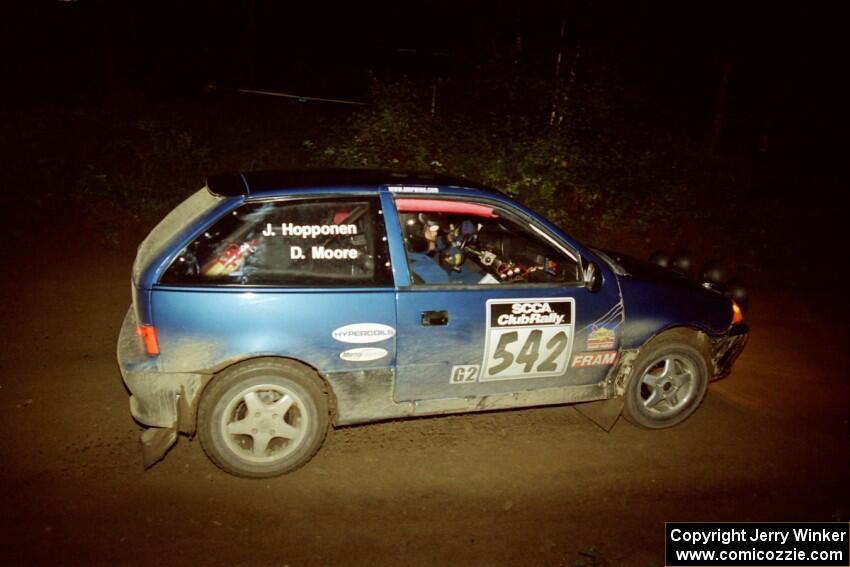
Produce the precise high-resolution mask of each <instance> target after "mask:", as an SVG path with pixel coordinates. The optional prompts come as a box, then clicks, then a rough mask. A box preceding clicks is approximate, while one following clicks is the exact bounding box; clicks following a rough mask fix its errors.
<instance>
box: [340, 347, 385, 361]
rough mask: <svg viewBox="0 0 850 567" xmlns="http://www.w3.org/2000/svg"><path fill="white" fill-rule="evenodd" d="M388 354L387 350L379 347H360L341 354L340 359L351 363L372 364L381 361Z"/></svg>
mask: <svg viewBox="0 0 850 567" xmlns="http://www.w3.org/2000/svg"><path fill="white" fill-rule="evenodd" d="M388 354H389V353H388V352H387V351H386V350H384V349H382V348H378V347H359V348H352V349H349V350H346V351H343V352H341V353H339V357H340V358H341V359H343V360H347V361H349V362H371V361H373V360H380V359H382V358H384V357H385V356H387V355H388Z"/></svg>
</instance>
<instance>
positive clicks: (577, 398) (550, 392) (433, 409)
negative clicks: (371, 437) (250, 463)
mask: <svg viewBox="0 0 850 567" xmlns="http://www.w3.org/2000/svg"><path fill="white" fill-rule="evenodd" d="M617 374H618V373H617V372H616V371H613V370H612V372H611V374H610V375H609V377H608V378H606V380H604V381H603V382H600V383H598V384H588V385H581V386H562V387H555V388H542V389H539V390H527V391H522V392H511V393H506V394H494V395H487V396H468V397H463V398H446V399H436V400H418V401H411V402H396V401H394V400H393V384H394V381H395V373H394V372H393V371H392V370H389V369H387V370H378V371H371V372H340V373H334V374H326V375H324V376H323V377H324V378H325V379H326V380H327V381H328V384H329V385H330V387H331V390H332V391H333V394H334V397H335V405H336V415H335V419H334V425H353V424H357V423H368V422H373V421H382V420H387V419H397V418H403V417H416V416H425V415H440V414H450V413H467V412H476V411H489V410H499V409H510V408H523V407H531V406H547V405H559V404H573V403H579V402H591V401H596V400H603V399H607V398H611V397H613V396H615V395H617V392H616V390H617V388H616V385H615V384H616V381H617V380H616V377H617Z"/></svg>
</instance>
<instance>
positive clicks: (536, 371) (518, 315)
mask: <svg viewBox="0 0 850 567" xmlns="http://www.w3.org/2000/svg"><path fill="white" fill-rule="evenodd" d="M486 309H487V338H486V340H485V344H484V362H483V364H482V365H481V374H480V376H479V377H478V380H479V381H481V382H487V381H490V380H511V379H516V378H541V377H544V376H561V375H563V374H564V372H565V371H566V369H567V361H568V359H569V356H570V352H571V351H572V348H573V334H574V333H573V328H574V321H575V303H574V302H573V299H572V298H571V297H550V298H544V299H540V298H536V299H490V300H488V301H487V308H486Z"/></svg>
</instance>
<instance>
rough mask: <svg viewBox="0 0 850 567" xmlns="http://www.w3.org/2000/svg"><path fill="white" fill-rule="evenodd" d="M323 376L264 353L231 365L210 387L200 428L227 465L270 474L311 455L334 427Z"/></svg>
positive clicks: (215, 456) (213, 454) (244, 472)
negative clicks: (330, 418) (255, 357)
mask: <svg viewBox="0 0 850 567" xmlns="http://www.w3.org/2000/svg"><path fill="white" fill-rule="evenodd" d="M328 423H329V419H328V406H327V399H326V396H325V393H324V392H323V389H322V386H321V382H320V380H319V378H318V376H316V374H315V372H313V371H312V370H311V369H309V368H307V367H305V366H302V365H301V364H298V363H296V362H293V361H290V360H283V359H274V358H264V359H257V360H253V361H250V362H247V363H243V364H239V365H236V366H233V367H231V368H228V369H227V370H225V371H224V372H222V373H221V375H219V376H217V377H216V378H215V379H214V380H213V382H212V383H211V384H210V385H209V387H208V388H207V390H206V391H205V392H204V395H203V398H202V399H201V404H200V407H199V408H198V426H199V427H198V434H199V437H200V439H201V445H202V446H203V448H204V451H205V452H206V453H207V455H208V456H209V457H210V459H211V460H212V461H213V462H214V463H215V464H216V465H218V466H219V467H221V468H222V469H224V470H225V471H227V472H229V473H232V474H235V475H238V476H244V477H253V478H264V477H270V476H276V475H279V474H283V473H285V472H289V471H291V470H293V469H296V468H298V467H300V466H301V465H303V464H304V463H306V462H307V461H309V460H310V459H311V458H312V457H313V455H315V454H316V451H318V450H319V447H320V446H321V445H322V442H323V441H324V438H325V434H326V433H327V430H328Z"/></svg>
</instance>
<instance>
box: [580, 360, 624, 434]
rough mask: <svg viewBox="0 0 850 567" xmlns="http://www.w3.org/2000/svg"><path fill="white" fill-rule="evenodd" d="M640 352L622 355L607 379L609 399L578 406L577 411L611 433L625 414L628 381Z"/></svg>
mask: <svg viewBox="0 0 850 567" xmlns="http://www.w3.org/2000/svg"><path fill="white" fill-rule="evenodd" d="M638 352H639V351H638V350H637V349H634V350H624V351H622V353H621V354H620V360H619V362H618V363H617V365H616V366H614V368H612V369H611V372H609V373H608V377H607V378H606V379H605V392H606V397H607V399H604V400H598V401H595V402H587V403H583V404H576V406H575V407H576V410H578V412H579V413H580V414H582V415H583V416H584V417H586V418H587V419H589V420H590V421H592V422H593V423H595V424H596V425H598V426H599V427H601V428H602V429H604V430H605V431H611V429H612V428H613V427H614V424H615V423H617V420H618V419H619V417H620V414H621V413H623V405H624V404H625V402H624V401H623V393H624V392H625V384H626V379H627V378H628V376H629V373H631V371H632V363H633V362H634V360H635V359H636V358H637V355H638Z"/></svg>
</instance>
